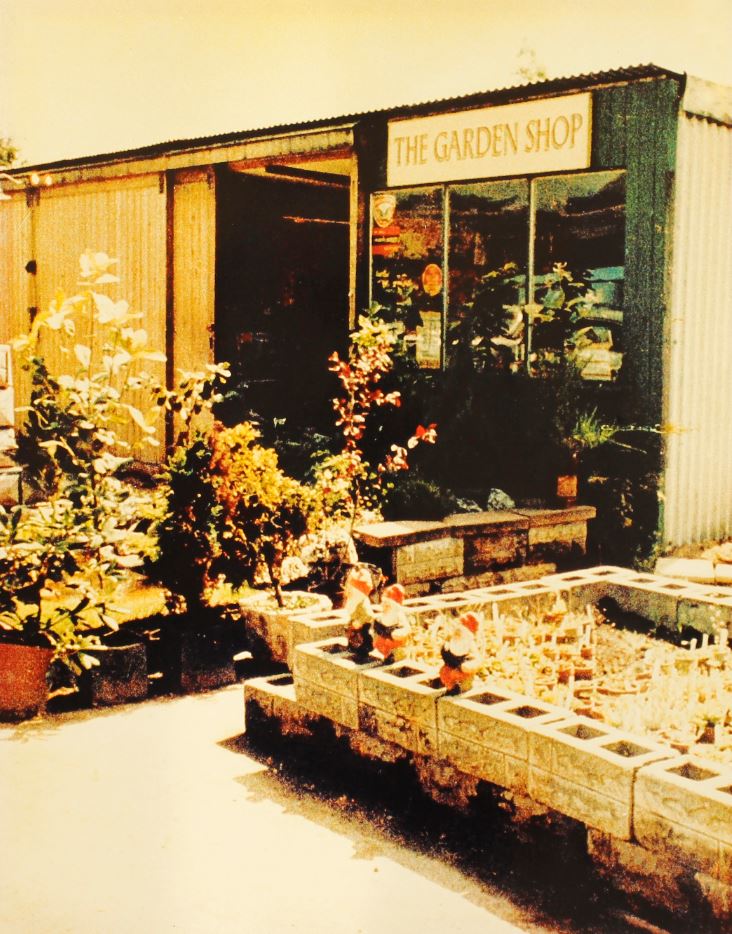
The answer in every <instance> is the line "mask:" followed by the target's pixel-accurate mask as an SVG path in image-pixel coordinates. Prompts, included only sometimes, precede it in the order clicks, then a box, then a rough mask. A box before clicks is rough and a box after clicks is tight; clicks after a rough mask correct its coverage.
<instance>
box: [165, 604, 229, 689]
mask: <svg viewBox="0 0 732 934" xmlns="http://www.w3.org/2000/svg"><path fill="white" fill-rule="evenodd" d="M161 640H162V643H163V645H162V648H163V659H164V666H163V677H164V681H165V684H166V686H167V687H168V688H169V689H170V690H174V691H182V692H183V693H188V692H194V691H210V690H213V689H214V688H219V687H224V686H225V685H227V684H233V683H234V682H235V681H236V671H235V669H234V659H233V652H232V640H231V623H230V622H229V621H228V620H226V619H221V617H220V616H219V615H218V614H215V613H214V612H210V611H208V610H204V611H202V612H199V613H195V612H194V613H187V614H183V615H180V616H172V617H169V619H168V620H167V621H166V625H165V626H164V627H162V629H161Z"/></svg>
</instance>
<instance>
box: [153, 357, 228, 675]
mask: <svg viewBox="0 0 732 934" xmlns="http://www.w3.org/2000/svg"><path fill="white" fill-rule="evenodd" d="M223 372H224V371H221V372H220V373H217V372H213V371H211V372H209V373H208V374H207V375H201V376H200V378H199V377H191V378H190V379H189V380H188V381H187V384H186V385H185V386H182V387H180V392H179V393H178V394H177V395H175V394H170V395H169V396H168V397H167V398H166V399H165V400H164V405H166V406H167V407H169V408H170V409H171V411H173V412H175V413H176V414H177V416H178V417H179V418H180V419H181V422H182V425H183V428H182V430H181V432H180V434H179V436H178V439H177V443H176V445H175V447H174V449H173V451H172V453H171V454H170V456H169V457H168V461H167V465H166V472H165V478H164V480H165V506H164V515H163V518H162V520H161V521H160V523H159V524H158V527H157V555H156V558H155V561H154V563H153V564H152V566H151V568H150V573H151V575H152V576H153V577H154V578H155V579H156V580H157V581H158V582H159V583H161V584H162V585H163V587H164V588H165V589H166V591H167V595H168V597H167V604H168V616H167V617H166V618H164V619H163V620H160V624H161V625H160V627H159V632H160V638H161V643H162V645H161V654H162V659H163V661H162V664H163V667H164V672H163V674H164V678H165V681H166V682H167V686H168V687H170V688H173V689H177V690H183V691H198V690H208V689H211V688H214V687H221V686H223V685H226V684H231V683H233V681H234V680H235V678H236V674H235V671H234V663H233V654H234V653H233V650H232V647H231V639H230V637H229V630H230V625H229V624H228V622H227V615H226V612H225V608H223V607H221V606H216V605H212V602H211V593H212V590H213V588H214V586H215V584H216V582H217V578H218V576H219V571H218V569H217V567H216V564H217V561H218V559H219V556H220V552H219V526H220V516H221V509H220V507H219V505H218V503H217V500H216V492H215V489H214V485H213V479H212V475H211V469H210V465H211V445H210V436H209V431H208V428H207V426H206V424H205V422H201V421H199V423H198V424H196V422H195V416H202V415H205V414H206V413H207V412H208V410H209V409H210V403H211V402H212V401H213V399H214V397H215V394H214V393H213V391H212V387H213V383H214V381H215V380H216V379H217V378H218V377H219V376H222V375H223Z"/></svg>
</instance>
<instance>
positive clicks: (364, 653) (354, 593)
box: [343, 566, 374, 659]
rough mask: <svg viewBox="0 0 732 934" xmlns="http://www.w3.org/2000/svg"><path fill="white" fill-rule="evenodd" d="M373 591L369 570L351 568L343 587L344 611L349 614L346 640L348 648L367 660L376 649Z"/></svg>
mask: <svg viewBox="0 0 732 934" xmlns="http://www.w3.org/2000/svg"><path fill="white" fill-rule="evenodd" d="M372 589H373V580H372V578H371V574H370V572H369V570H368V568H364V567H358V566H356V567H355V568H351V570H350V571H349V572H348V577H346V583H345V585H344V587H343V593H344V597H345V599H344V602H343V609H344V610H345V611H346V613H347V614H348V623H347V624H346V638H347V639H348V648H349V649H350V650H351V651H352V652H353V654H354V655H355V656H356V657H357V658H359V659H366V658H368V656H369V653H370V652H371V650H372V649H373V647H374V640H373V635H372V632H371V626H372V624H373V621H374V611H373V608H372V606H371V601H370V600H369V594H370V593H371V591H372Z"/></svg>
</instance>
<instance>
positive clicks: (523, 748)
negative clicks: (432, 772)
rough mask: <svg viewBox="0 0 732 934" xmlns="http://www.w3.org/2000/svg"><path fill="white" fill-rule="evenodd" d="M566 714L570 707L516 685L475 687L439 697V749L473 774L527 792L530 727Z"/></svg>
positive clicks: (524, 793)
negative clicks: (539, 698)
mask: <svg viewBox="0 0 732 934" xmlns="http://www.w3.org/2000/svg"><path fill="white" fill-rule="evenodd" d="M566 718H567V711H566V710H562V709H560V708H558V707H553V706H551V705H550V704H544V703H541V702H539V701H536V700H533V699H532V698H528V697H525V696H523V695H522V694H516V693H514V692H513V691H506V690H503V689H497V688H493V687H486V686H482V687H478V688H474V689H473V690H472V691H469V692H468V693H466V694H464V695H461V696H457V697H443V698H441V699H440V700H439V701H438V704H437V745H438V752H439V755H440V758H442V759H446V760H449V762H450V764H451V765H454V766H455V767H456V768H458V769H460V770H461V771H463V772H466V773H467V774H469V775H475V776H476V777H478V778H482V779H484V780H485V781H488V782H491V783H493V784H495V785H499V786H500V787H501V788H508V789H510V790H511V791H514V792H516V793H517V794H522V795H526V794H527V793H528V766H529V734H530V732H531V730H532V727H533V726H535V725H538V724H544V723H550V722H554V721H558V720H559V721H562V720H565V719H566Z"/></svg>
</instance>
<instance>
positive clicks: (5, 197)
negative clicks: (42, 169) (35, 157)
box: [0, 172, 53, 201]
mask: <svg viewBox="0 0 732 934" xmlns="http://www.w3.org/2000/svg"><path fill="white" fill-rule="evenodd" d="M2 179H6V180H7V181H9V182H13V183H14V184H15V185H18V187H20V188H22V187H28V188H39V187H40V186H41V185H45V187H46V188H50V186H51V185H53V179H52V178H51V176H50V175H44V176H43V178H41V176H40V175H39V174H38V173H37V172H32V173H31V174H30V175H10V174H9V173H8V172H0V180H2ZM0 201H10V195H9V194H8V193H7V192H6V191H3V188H2V185H0Z"/></svg>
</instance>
